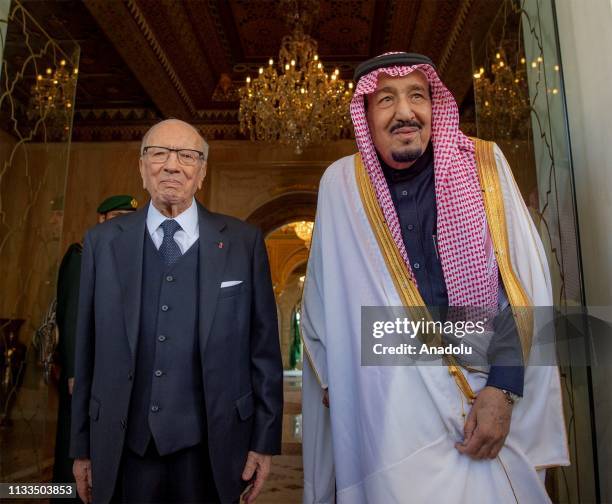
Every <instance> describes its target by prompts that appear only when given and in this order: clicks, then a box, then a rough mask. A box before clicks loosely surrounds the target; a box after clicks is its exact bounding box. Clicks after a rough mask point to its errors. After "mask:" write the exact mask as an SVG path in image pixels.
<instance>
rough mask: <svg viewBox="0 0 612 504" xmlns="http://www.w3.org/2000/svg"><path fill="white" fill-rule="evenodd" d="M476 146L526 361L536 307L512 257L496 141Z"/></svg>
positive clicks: (477, 141) (476, 142)
mask: <svg viewBox="0 0 612 504" xmlns="http://www.w3.org/2000/svg"><path fill="white" fill-rule="evenodd" d="M472 141H473V142H474V146H475V156H476V165H477V166H478V178H479V179H480V187H481V189H482V197H483V201H484V208H485V213H486V216H487V223H488V225H489V232H490V233H491V239H492V240H493V247H494V249H495V258H496V260H497V265H498V267H499V272H500V275H501V277H502V282H503V284H504V287H505V289H506V294H507V296H508V301H509V302H510V306H511V307H512V312H513V315H514V318H515V321H516V326H517V329H518V333H519V339H520V341H521V347H522V350H523V362H524V363H527V359H528V357H529V350H530V348H531V340H532V337H533V310H532V309H531V306H532V303H531V300H530V299H529V296H528V295H527V293H526V292H525V290H524V289H523V286H522V285H521V282H520V281H519V279H518V276H517V275H516V273H515V271H514V268H513V266H512V262H511V260H510V245H509V241H508V229H507V227H506V212H505V210H504V200H503V195H502V191H501V184H500V181H499V173H498V172H497V163H496V162H495V152H494V147H495V144H494V143H493V142H487V141H485V140H480V139H479V138H472Z"/></svg>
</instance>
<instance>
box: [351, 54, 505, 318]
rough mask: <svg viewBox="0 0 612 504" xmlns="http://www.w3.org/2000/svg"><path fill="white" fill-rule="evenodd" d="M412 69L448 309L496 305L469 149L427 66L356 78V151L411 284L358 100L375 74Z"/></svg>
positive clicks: (452, 104) (451, 104) (453, 106)
mask: <svg viewBox="0 0 612 504" xmlns="http://www.w3.org/2000/svg"><path fill="white" fill-rule="evenodd" d="M414 70H420V71H421V72H423V73H424V74H425V76H426V77H427V80H428V81H429V85H430V89H431V99H432V132H431V142H432V144H433V151H434V177H435V191H436V203H437V210H438V222H437V224H438V231H437V232H438V236H437V238H438V249H439V254H440V260H441V262H442V271H443V272H444V278H445V280H446V287H447V290H448V301H449V305H450V306H479V307H494V306H497V302H498V288H499V286H498V270H497V261H496V260H495V254H494V250H493V244H492V241H491V238H490V235H489V231H488V227H487V220H486V216H485V210H484V204H483V200H482V194H481V189H480V183H479V181H478V173H477V171H476V170H477V169H476V161H475V158H474V144H473V143H472V141H471V140H470V139H469V138H468V137H466V136H465V135H464V134H463V133H462V132H461V131H460V130H459V109H458V107H457V103H456V101H455V99H454V97H453V95H452V94H451V93H450V91H449V90H448V89H447V88H446V87H445V86H444V84H442V82H441V81H440V78H439V77H438V74H437V73H436V71H435V70H434V68H433V67H432V66H430V65H427V64H418V65H414V66H392V67H386V68H379V69H376V70H373V71H372V72H370V73H369V74H367V75H364V76H363V77H361V79H359V82H358V83H357V87H356V89H355V93H354V95H353V99H352V101H351V117H352V120H353V125H354V126H355V137H356V139H357V146H358V148H359V152H360V153H361V157H362V159H363V163H364V165H365V167H366V169H367V171H368V174H369V176H370V180H371V181H372V184H373V186H374V189H375V191H376V196H377V199H378V202H379V204H380V207H381V209H382V211H383V214H384V216H385V220H386V222H387V225H388V226H389V229H390V231H391V235H392V236H393V240H394V241H395V244H396V246H397V248H398V250H399V252H400V254H401V256H402V258H403V259H404V261H405V263H406V265H407V267H408V271H409V272H410V275H411V276H412V278H413V280H415V282H416V279H415V278H414V274H413V273H412V269H411V267H410V261H409V259H408V254H407V253H406V248H405V246H404V242H403V241H402V233H401V230H400V225H399V220H398V217H397V213H396V211H395V207H394V205H393V200H392V199H391V194H390V192H389V187H388V185H387V182H386V180H385V176H384V174H383V171H382V168H381V167H380V163H379V161H378V157H377V155H376V150H375V148H374V144H373V142H372V137H371V135H370V130H369V128H368V122H367V118H366V112H365V106H364V95H368V94H370V93H373V92H374V91H375V90H376V85H377V82H378V76H379V75H380V74H381V73H384V74H387V75H389V76H392V77H403V76H405V75H407V74H409V73H410V72H413V71H414Z"/></svg>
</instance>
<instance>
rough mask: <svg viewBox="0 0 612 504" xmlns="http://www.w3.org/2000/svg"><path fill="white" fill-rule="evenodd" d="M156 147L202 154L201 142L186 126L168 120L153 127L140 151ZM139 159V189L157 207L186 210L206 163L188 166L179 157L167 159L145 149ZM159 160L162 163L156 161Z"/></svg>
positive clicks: (197, 162)
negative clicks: (176, 207) (187, 150)
mask: <svg viewBox="0 0 612 504" xmlns="http://www.w3.org/2000/svg"><path fill="white" fill-rule="evenodd" d="M150 146H156V147H167V148H170V149H190V150H193V151H200V152H202V150H203V145H202V139H201V138H200V136H199V135H198V133H197V132H196V131H195V130H194V129H193V128H191V127H190V126H189V125H188V124H187V123H184V122H182V121H179V120H168V121H164V122H162V123H160V124H159V125H157V126H155V127H154V128H153V129H152V130H151V131H150V132H149V133H148V136H147V138H146V141H145V145H144V148H145V149H146V147H150ZM146 151H147V152H146V153H144V154H143V155H142V156H141V157H140V175H141V176H142V182H143V187H144V188H145V189H146V190H147V191H148V192H149V194H150V195H151V201H152V202H153V203H154V204H156V206H157V207H167V206H182V205H185V206H187V207H188V206H189V205H190V204H191V200H192V198H193V195H194V194H195V193H196V191H197V190H198V189H200V188H201V187H202V182H203V180H204V176H205V175H206V161H204V160H202V159H199V158H198V159H197V161H196V162H195V163H194V164H192V165H189V164H187V163H185V162H184V160H181V159H179V153H177V152H170V154H169V155H168V157H167V159H163V157H164V156H163V155H161V156H160V155H159V152H156V151H159V149H146ZM160 158H161V159H162V160H160Z"/></svg>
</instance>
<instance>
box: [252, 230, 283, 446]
mask: <svg viewBox="0 0 612 504" xmlns="http://www.w3.org/2000/svg"><path fill="white" fill-rule="evenodd" d="M252 268H253V269H252V272H253V273H252V275H253V301H252V307H251V383H252V386H253V393H254V396H255V423H254V428H253V436H252V439H251V446H250V449H251V450H252V451H255V452H257V453H265V454H269V455H277V454H280V452H281V433H282V418H283V364H282V359H281V352H280V342H279V336H278V322H277V317H276V301H275V299H274V292H273V290H272V280H271V277H270V266H269V264H268V254H267V252H266V247H265V245H264V241H263V237H262V235H261V231H259V230H257V234H256V236H255V242H254V247H253V265H252Z"/></svg>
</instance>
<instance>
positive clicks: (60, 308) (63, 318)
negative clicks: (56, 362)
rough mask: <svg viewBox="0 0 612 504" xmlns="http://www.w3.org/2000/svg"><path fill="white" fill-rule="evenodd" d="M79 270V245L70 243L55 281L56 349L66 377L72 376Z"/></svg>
mask: <svg viewBox="0 0 612 504" xmlns="http://www.w3.org/2000/svg"><path fill="white" fill-rule="evenodd" d="M80 272H81V247H80V246H79V245H77V244H72V245H71V246H70V249H69V250H68V252H66V255H65V256H64V259H63V260H62V265H61V266H60V273H59V276H58V281H57V325H58V329H59V345H58V350H59V352H60V359H61V360H60V362H61V364H62V371H63V374H64V375H65V376H66V377H68V378H73V377H74V355H75V344H76V323H77V310H78V305H79V277H80Z"/></svg>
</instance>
